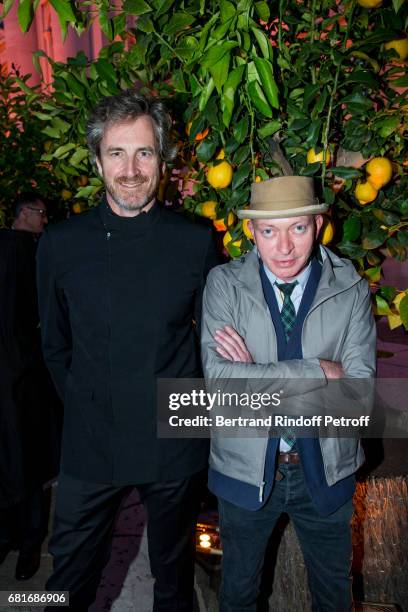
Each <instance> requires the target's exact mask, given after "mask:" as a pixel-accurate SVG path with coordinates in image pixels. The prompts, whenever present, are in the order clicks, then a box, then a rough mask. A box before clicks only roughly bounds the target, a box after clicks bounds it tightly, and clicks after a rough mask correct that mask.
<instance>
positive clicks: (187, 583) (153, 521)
mask: <svg viewBox="0 0 408 612" xmlns="http://www.w3.org/2000/svg"><path fill="white" fill-rule="evenodd" d="M204 482H205V480H204V478H203V473H202V472H201V473H198V474H195V475H193V476H190V477H189V478H185V479H182V480H174V481H167V482H155V483H150V484H143V485H139V486H138V487H137V489H138V491H139V493H140V496H141V500H142V502H143V503H144V505H145V507H146V510H147V517H148V523H147V537H148V545H149V558H150V566H151V571H152V574H153V576H154V578H155V584H154V605H153V610H154V612H164V611H166V612H176V611H177V612H191V611H192V609H193V596H194V555H195V523H196V520H197V514H198V510H199V499H200V497H199V496H200V490H202V486H203V483H204ZM131 488H132V487H112V486H111V485H103V484H94V483H89V482H83V481H80V480H77V479H75V478H72V477H70V476H68V475H66V474H61V475H60V477H59V484H58V492H57V502H56V510H55V523H54V533H53V536H52V538H51V541H50V547H49V550H50V552H51V554H52V555H53V557H54V568H53V573H52V575H51V576H50V578H49V580H48V582H47V585H46V588H47V590H48V591H69V592H70V606H69V609H70V610H75V612H85V611H87V610H88V608H89V606H90V605H91V604H92V603H93V602H94V600H95V597H96V592H97V589H98V585H99V582H100V579H101V575H102V571H103V568H104V567H105V565H106V563H107V562H108V560H109V556H110V550H111V541H112V533H113V528H114V524H115V519H116V517H117V514H118V511H119V508H120V505H121V502H122V500H123V498H124V497H125V496H126V495H127V494H128V493H129V491H130V490H131ZM46 610H60V608H57V607H47V608H46Z"/></svg>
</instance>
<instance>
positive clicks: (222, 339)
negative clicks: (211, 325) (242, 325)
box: [214, 325, 253, 363]
mask: <svg viewBox="0 0 408 612" xmlns="http://www.w3.org/2000/svg"><path fill="white" fill-rule="evenodd" d="M214 339H215V341H216V343H217V353H219V354H220V355H221V357H224V359H228V361H240V362H242V363H253V359H252V355H251V353H250V352H249V351H248V349H247V347H246V345H245V342H244V341H243V339H242V338H241V336H240V335H239V334H237V332H236V331H235V329H233V328H232V327H230V326H229V325H226V326H225V327H224V328H223V329H217V331H216V332H215V336H214Z"/></svg>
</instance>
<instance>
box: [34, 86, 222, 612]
mask: <svg viewBox="0 0 408 612" xmlns="http://www.w3.org/2000/svg"><path fill="white" fill-rule="evenodd" d="M170 130H171V120H170V118H169V116H168V115H167V113H166V111H165V109H164V106H163V104H162V102H161V101H160V100H158V99H150V98H146V97H143V96H140V95H138V94H137V93H136V92H135V91H132V90H128V91H125V92H122V93H121V94H120V95H118V96H114V97H109V98H104V99H103V100H102V101H101V102H100V103H99V104H98V106H97V107H96V109H95V111H94V113H93V115H92V117H91V118H90V120H89V122H88V126H87V141H88V146H89V148H90V151H91V154H92V156H93V159H94V162H95V164H96V166H97V168H98V171H99V173H100V175H101V177H102V178H103V180H104V183H105V187H106V197H105V198H104V199H103V200H102V202H101V203H100V205H99V206H97V207H95V208H94V209H91V210H90V211H89V212H87V213H85V214H83V215H81V216H79V217H74V218H72V219H70V220H69V221H66V222H64V223H61V224H59V225H57V226H54V227H53V228H51V229H50V231H47V233H46V235H45V236H44V239H43V240H42V242H41V245H40V249H39V255H38V275H39V300H40V313H41V321H42V333H43V350H44V355H45V359H46V362H47V364H48V367H49V369H50V371H51V373H52V376H53V379H54V382H55V384H56V386H57V389H58V391H59V393H60V395H61V397H62V398H63V399H64V403H65V416H64V432H63V449H62V465H61V474H60V477H59V488H58V495H57V506H56V517H55V528H54V535H53V538H52V540H51V544H50V551H51V553H52V554H53V555H54V571H53V574H52V575H51V577H50V579H49V581H48V584H47V589H48V590H50V591H58V590H60V591H61V590H68V591H70V608H71V609H73V610H75V611H76V612H81V611H83V610H87V609H88V607H89V606H90V605H91V603H92V602H93V600H94V599H95V594H96V590H97V587H98V583H99V580H100V577H101V572H102V570H103V567H104V565H105V564H106V562H107V559H108V557H109V548H110V540H111V533H112V529H113V525H114V520H115V516H116V514H117V511H118V509H119V506H120V503H121V501H122V499H123V497H124V496H125V495H126V493H127V492H128V491H129V489H130V487H132V486H134V485H136V486H137V487H138V490H139V493H140V495H141V499H142V501H143V502H144V504H145V506H146V509H147V513H148V539H149V555H150V563H151V569H152V573H153V575H154V577H155V587H154V610H156V611H161V610H166V611H173V610H174V611H176V610H177V611H182V610H184V611H190V610H191V609H192V597H193V571H194V569H193V568H194V525H195V518H196V512H197V505H198V503H197V499H198V488H199V486H200V483H201V478H200V476H202V471H203V470H204V469H205V467H206V464H207V445H206V442H205V441H204V440H191V439H185V440H167V439H158V438H157V436H156V399H155V390H156V380H157V379H158V378H178V377H183V378H188V377H196V376H200V365H199V360H198V352H197V345H196V337H195V336H196V334H195V329H194V320H195V321H199V320H200V310H201V293H202V289H203V285H204V281H205V277H206V274H207V272H208V270H209V269H210V268H211V267H212V266H213V265H215V264H216V254H215V250H214V248H213V246H212V240H211V236H210V232H209V230H207V229H206V228H203V227H201V226H194V225H192V224H191V223H189V222H188V221H187V220H186V219H185V218H183V217H182V216H180V215H177V214H175V213H173V212H170V211H167V210H165V209H163V208H161V207H159V205H158V204H157V203H156V194H157V190H158V186H159V180H160V175H161V173H162V172H163V170H164V168H165V164H166V162H169V161H171V160H172V159H173V158H174V156H175V148H174V146H173V145H172V143H171V142H170Z"/></svg>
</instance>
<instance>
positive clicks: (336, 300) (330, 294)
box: [201, 247, 376, 487]
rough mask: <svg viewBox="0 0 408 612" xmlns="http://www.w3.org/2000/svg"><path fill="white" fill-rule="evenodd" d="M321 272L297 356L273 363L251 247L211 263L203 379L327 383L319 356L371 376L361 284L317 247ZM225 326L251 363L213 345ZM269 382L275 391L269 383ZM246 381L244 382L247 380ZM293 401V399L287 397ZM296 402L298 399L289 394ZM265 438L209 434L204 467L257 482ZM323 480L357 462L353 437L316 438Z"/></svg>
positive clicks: (371, 346)
mask: <svg viewBox="0 0 408 612" xmlns="http://www.w3.org/2000/svg"><path fill="white" fill-rule="evenodd" d="M320 249H321V256H322V260H323V266H322V274H321V278H320V282H319V285H318V288H317V291H316V295H315V298H314V300H313V303H312V306H311V308H310V310H309V312H308V314H307V315H306V318H305V320H304V323H303V328H302V354H303V359H294V360H288V361H278V355H277V340H276V333H275V329H274V326H273V322H272V319H271V315H270V312H269V309H268V305H267V303H266V301H265V298H264V295H263V289H262V284H261V279H260V275H259V263H258V255H257V251H256V249H254V250H253V251H251V252H250V253H249V254H247V255H246V256H245V257H244V258H241V259H237V260H234V261H231V262H229V263H227V264H224V265H221V266H217V267H216V268H213V270H212V271H211V272H210V274H209V276H208V278H207V285H206V288H205V292H204V300H203V318H202V339H201V346H202V360H203V366H204V374H205V377H206V379H220V378H221V379H230V378H234V379H257V391H260V390H261V389H260V385H262V380H265V390H268V392H273V391H274V390H278V389H279V388H282V384H283V380H282V379H284V380H285V395H288V394H290V393H293V394H295V393H296V390H295V389H294V390H293V391H292V390H291V385H292V386H294V387H295V388H296V389H299V386H298V385H296V382H295V381H298V380H299V379H302V390H303V392H305V391H313V390H314V389H318V388H319V387H324V386H325V385H327V380H326V378H325V375H324V373H323V370H322V368H321V367H320V365H319V359H328V360H332V361H338V362H341V364H342V366H343V369H344V372H345V374H346V377H347V378H360V379H370V378H373V377H374V376H375V361H376V331H375V323H374V318H373V315H372V310H371V302H370V292H369V287H368V284H367V282H366V281H365V280H363V279H362V278H361V277H360V276H359V275H358V274H357V272H356V271H355V269H354V267H353V265H352V263H351V262H350V261H348V260H345V259H340V258H339V257H337V256H336V255H335V254H334V253H332V252H331V251H330V250H329V249H327V248H325V247H320ZM226 324H228V325H231V326H232V327H233V328H234V329H235V330H236V331H237V332H238V333H239V334H240V335H241V336H242V338H243V339H244V341H245V343H246V346H247V348H248V350H249V351H250V353H251V355H252V358H253V361H254V363H252V364H248V363H240V362H231V361H228V360H226V359H223V358H222V357H221V356H220V355H219V354H218V353H217V352H216V350H215V346H216V345H215V342H214V333H215V331H216V330H217V329H220V328H222V327H223V326H224V325H226ZM273 381H275V383H276V385H277V387H276V389H273V388H272V389H271V382H273ZM249 384H250V383H249ZM293 399H294V401H295V397H294V398H293ZM296 399H297V400H298V401H299V397H298V398H296ZM266 446H267V438H250V437H245V438H231V437H224V438H223V437H218V436H217V437H213V438H212V442H211V454H210V465H211V467H212V468H213V469H215V470H217V471H218V472H221V473H222V474H225V475H227V476H230V477H232V478H236V479H238V480H241V481H244V482H247V483H249V484H253V485H255V486H259V487H262V484H263V477H264V468H265V456H266ZM320 446H321V451H322V457H323V463H324V468H325V474H326V479H327V484H328V485H333V484H334V483H336V482H337V481H339V480H341V479H343V478H346V477H347V476H349V475H350V474H353V473H354V472H355V471H356V470H357V469H358V468H359V467H360V465H361V464H362V463H363V461H364V454H363V451H362V449H361V445H360V443H359V441H357V440H355V439H352V438H349V439H346V438H320Z"/></svg>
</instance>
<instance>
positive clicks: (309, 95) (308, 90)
mask: <svg viewBox="0 0 408 612" xmlns="http://www.w3.org/2000/svg"><path fill="white" fill-rule="evenodd" d="M319 91H320V85H313V84H312V83H309V85H306V87H305V91H304V94H303V110H307V107H308V106H309V104H310V102H311V101H312V100H313V98H314V97H315V96H316V94H317V93H318V92H319Z"/></svg>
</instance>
